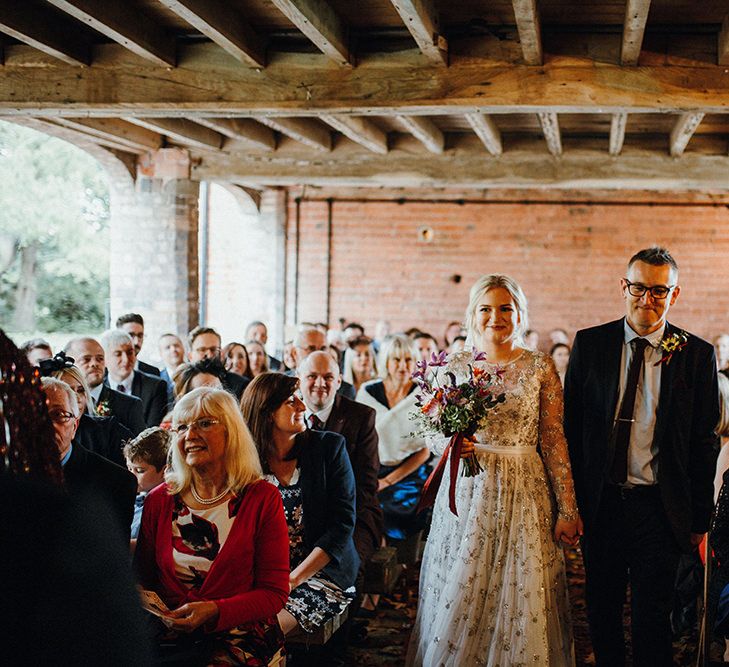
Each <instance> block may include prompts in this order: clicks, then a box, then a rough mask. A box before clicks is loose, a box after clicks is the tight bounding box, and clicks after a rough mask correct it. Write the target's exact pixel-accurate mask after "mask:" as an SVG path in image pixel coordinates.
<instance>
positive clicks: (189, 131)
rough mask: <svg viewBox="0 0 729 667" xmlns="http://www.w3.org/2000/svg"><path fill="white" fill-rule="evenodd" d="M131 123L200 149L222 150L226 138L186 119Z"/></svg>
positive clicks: (149, 120) (160, 119) (153, 119)
mask: <svg viewBox="0 0 729 667" xmlns="http://www.w3.org/2000/svg"><path fill="white" fill-rule="evenodd" d="M127 120H128V121H129V122H130V123H134V124H135V125H140V126H141V127H146V128H147V129H148V130H152V131H153V132H160V133H161V134H164V135H166V136H168V137H169V138H170V139H172V140H173V141H176V142H179V143H181V144H185V145H186V146H197V147H198V148H216V149H217V148H222V146H223V143H224V139H225V137H224V136H223V135H222V134H220V133H219V132H216V131H215V130H211V129H210V128H209V127H204V126H202V125H199V124H198V123H194V122H192V121H191V120H186V119H184V118H136V117H133V118H128V119H127Z"/></svg>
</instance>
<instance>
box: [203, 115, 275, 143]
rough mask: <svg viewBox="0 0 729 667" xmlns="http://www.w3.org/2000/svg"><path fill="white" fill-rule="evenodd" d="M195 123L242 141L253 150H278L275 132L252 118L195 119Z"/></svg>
mask: <svg viewBox="0 0 729 667" xmlns="http://www.w3.org/2000/svg"><path fill="white" fill-rule="evenodd" d="M195 122H196V123H199V124H200V125H204V126H205V127H209V128H210V129H211V130H215V131H216V132H220V134H223V135H225V136H226V137H230V138H231V139H240V140H241V141H244V142H246V143H247V144H250V145H251V146H252V147H253V148H259V149H261V150H264V151H272V150H275V149H276V137H275V136H274V134H273V131H272V130H271V129H270V128H268V127H266V126H265V125H261V124H260V123H257V122H256V121H255V120H251V119H250V118H195Z"/></svg>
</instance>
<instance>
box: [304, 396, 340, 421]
mask: <svg viewBox="0 0 729 667" xmlns="http://www.w3.org/2000/svg"><path fill="white" fill-rule="evenodd" d="M332 408H334V401H332V402H331V403H330V404H329V405H328V406H327V407H326V408H324V409H323V410H319V412H312V411H311V410H309V408H306V412H304V418H305V419H306V425H307V426H309V427H311V415H316V416H317V417H318V418H319V420H320V421H321V423H322V424H326V423H327V419H329V415H330V414H332Z"/></svg>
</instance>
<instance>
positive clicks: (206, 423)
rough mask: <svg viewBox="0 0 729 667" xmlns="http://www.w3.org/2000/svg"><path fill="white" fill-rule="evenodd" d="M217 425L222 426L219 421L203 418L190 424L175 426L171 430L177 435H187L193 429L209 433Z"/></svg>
mask: <svg viewBox="0 0 729 667" xmlns="http://www.w3.org/2000/svg"><path fill="white" fill-rule="evenodd" d="M216 424H220V420H219V419H214V418H213V417H201V418H200V419H196V420H195V421H194V422H190V423H189V424H178V425H177V426H173V427H172V428H171V429H170V430H171V431H172V432H173V433H177V435H185V434H187V433H188V432H189V431H190V429H191V428H193V427H194V428H195V429H196V430H198V431H209V430H210V429H211V428H212V427H213V426H215V425H216Z"/></svg>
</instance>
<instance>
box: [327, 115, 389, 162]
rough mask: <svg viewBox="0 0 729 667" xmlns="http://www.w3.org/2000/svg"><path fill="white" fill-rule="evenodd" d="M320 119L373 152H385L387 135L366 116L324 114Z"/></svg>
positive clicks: (382, 153)
mask: <svg viewBox="0 0 729 667" xmlns="http://www.w3.org/2000/svg"><path fill="white" fill-rule="evenodd" d="M320 118H321V120H323V121H324V122H325V123H328V124H329V125H331V126H332V127H333V128H334V129H335V130H337V131H338V132H341V133H342V134H343V135H344V136H346V137H349V138H350V139H351V140H352V141H356V142H357V143H358V144H359V145H360V146H364V147H365V148H366V149H367V150H370V151H372V152H374V153H380V154H381V155H384V154H385V153H387V135H386V134H385V133H384V132H383V131H382V130H381V129H380V128H379V127H377V125H375V124H374V123H373V122H372V121H371V120H368V119H367V118H360V117H359V116H334V115H331V114H324V115H322V116H320Z"/></svg>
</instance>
